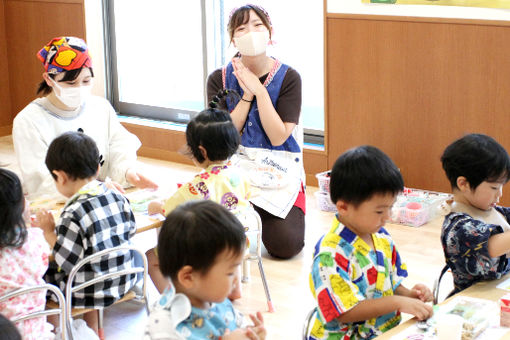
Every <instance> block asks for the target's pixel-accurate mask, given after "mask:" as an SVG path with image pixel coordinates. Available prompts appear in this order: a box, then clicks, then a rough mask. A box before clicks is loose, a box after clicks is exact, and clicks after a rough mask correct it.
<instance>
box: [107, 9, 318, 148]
mask: <svg viewBox="0 0 510 340" xmlns="http://www.w3.org/2000/svg"><path fill="white" fill-rule="evenodd" d="M245 3H246V1H239V0H189V1H168V0H144V1H135V0H133V1H111V2H110V6H111V7H110V8H109V9H107V12H108V13H107V14H108V15H107V18H108V20H107V24H108V25H107V27H110V30H109V34H108V39H109V40H110V43H109V44H108V45H109V46H110V51H109V54H110V56H111V57H110V62H111V65H110V72H107V74H111V81H110V82H109V83H110V84H111V90H110V93H111V99H112V102H113V104H114V106H115V108H116V109H117V110H118V111H119V112H120V113H121V114H125V115H135V116H141V117H146V118H152V119H158V120H169V121H175V122H181V123H186V122H188V121H189V119H190V117H191V116H192V115H193V113H195V112H198V111H201V110H203V108H204V107H205V105H206V93H205V82H206V79H207V75H208V74H209V73H210V72H212V71H214V70H215V69H216V68H218V67H221V66H222V65H224V64H226V63H227V62H228V61H229V59H230V58H231V57H232V56H233V55H234V54H235V52H236V51H235V49H234V48H233V46H230V39H229V36H228V32H227V30H226V25H227V22H228V19H229V14H230V12H231V10H232V9H233V8H234V7H237V6H240V5H243V4H245ZM257 4H259V5H261V6H263V7H264V8H265V9H266V10H267V11H268V12H269V15H270V16H271V21H272V23H273V26H274V35H273V38H274V40H275V42H276V44H275V45H274V46H272V47H269V48H268V55H272V56H275V57H277V58H278V59H280V60H282V61H283V62H284V63H287V64H289V65H290V66H292V67H293V68H295V69H296V70H297V71H298V72H299V73H300V75H301V78H302V82H303V105H302V113H301V115H302V123H303V126H304V128H305V134H306V136H305V141H310V142H312V143H322V140H323V131H324V77H323V74H324V66H323V63H324V55H323V51H324V47H323V45H324V42H323V40H324V39H323V31H324V29H323V27H324V24H323V8H322V6H323V2H322V1H314V2H309V1H304V0H302V1H296V0H280V1H269V0H265V1H264V0H259V1H258V2H257ZM314 137H315V139H314ZM317 138H318V139H317Z"/></svg>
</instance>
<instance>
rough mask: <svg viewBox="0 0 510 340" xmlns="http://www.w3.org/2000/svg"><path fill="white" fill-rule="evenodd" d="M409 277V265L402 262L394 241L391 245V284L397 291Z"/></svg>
mask: <svg viewBox="0 0 510 340" xmlns="http://www.w3.org/2000/svg"><path fill="white" fill-rule="evenodd" d="M406 277H407V266H406V265H405V263H403V262H402V259H401V257H400V254H399V252H398V250H397V247H396V246H395V243H393V242H392V247H391V286H392V288H393V291H395V290H396V289H397V288H398V286H400V284H401V283H402V281H404V279H405V278H406Z"/></svg>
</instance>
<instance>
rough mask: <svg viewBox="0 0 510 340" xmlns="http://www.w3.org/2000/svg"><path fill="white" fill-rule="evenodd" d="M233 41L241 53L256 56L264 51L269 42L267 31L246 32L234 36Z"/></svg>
mask: <svg viewBox="0 0 510 340" xmlns="http://www.w3.org/2000/svg"><path fill="white" fill-rule="evenodd" d="M234 42H235V44H236V47H237V49H238V50H239V53H241V55H245V56H250V57H252V56H256V55H259V54H262V53H264V52H266V48H267V44H268V43H269V31H263V32H248V33H246V34H245V35H243V36H240V37H238V38H234Z"/></svg>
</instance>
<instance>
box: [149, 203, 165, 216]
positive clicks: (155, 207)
mask: <svg viewBox="0 0 510 340" xmlns="http://www.w3.org/2000/svg"><path fill="white" fill-rule="evenodd" d="M147 213H148V214H149V215H154V214H162V213H163V204H162V203H161V202H159V201H151V202H150V203H149V205H148V206H147Z"/></svg>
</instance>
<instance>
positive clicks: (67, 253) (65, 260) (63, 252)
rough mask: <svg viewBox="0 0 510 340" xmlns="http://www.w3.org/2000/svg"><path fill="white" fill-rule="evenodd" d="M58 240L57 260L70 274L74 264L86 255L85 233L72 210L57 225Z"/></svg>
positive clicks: (55, 247) (55, 251) (55, 250)
mask: <svg viewBox="0 0 510 340" xmlns="http://www.w3.org/2000/svg"><path fill="white" fill-rule="evenodd" d="M56 228H57V241H56V243H55V246H54V247H53V254H54V255H55V262H56V263H57V264H58V266H59V268H60V269H62V270H64V272H65V273H66V274H67V275H69V274H70V273H71V270H72V269H73V267H74V265H75V264H76V263H78V262H79V261H80V260H81V259H83V258H84V255H85V243H84V242H85V240H86V238H85V235H84V234H83V231H82V229H81V227H80V223H79V221H78V220H77V219H76V218H75V217H74V216H73V213H71V212H64V213H63V214H62V216H61V218H60V220H59V223H58V224H57V226H56Z"/></svg>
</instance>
